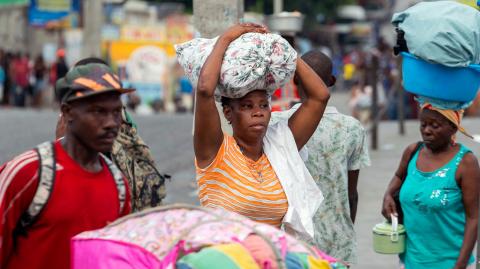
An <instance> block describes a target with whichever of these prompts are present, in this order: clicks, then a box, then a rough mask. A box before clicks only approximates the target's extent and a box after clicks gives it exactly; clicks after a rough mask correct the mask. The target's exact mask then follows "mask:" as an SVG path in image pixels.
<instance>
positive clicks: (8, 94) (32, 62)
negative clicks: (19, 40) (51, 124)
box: [0, 49, 68, 108]
mask: <svg viewBox="0 0 480 269" xmlns="http://www.w3.org/2000/svg"><path fill="white" fill-rule="evenodd" d="M56 56H57V59H56V61H55V62H54V63H52V64H51V65H48V64H47V63H46V62H45V60H44V58H43V57H42V56H41V55H38V56H36V57H35V58H31V57H30V55H29V54H27V53H11V52H6V51H3V50H1V49H0V97H1V98H0V101H1V104H2V105H4V106H15V107H27V106H28V107H35V108H41V107H43V106H44V105H45V99H46V97H47V96H45V94H46V92H47V90H48V88H49V87H50V85H52V84H54V83H55V81H56V80H57V79H58V78H62V77H63V76H65V74H66V73H67V71H68V66H67V64H66V62H65V51H64V50H63V49H60V50H58V51H57V54H56ZM50 99H51V98H50Z"/></svg>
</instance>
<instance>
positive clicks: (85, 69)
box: [55, 63, 135, 103]
mask: <svg viewBox="0 0 480 269" xmlns="http://www.w3.org/2000/svg"><path fill="white" fill-rule="evenodd" d="M133 91H135V89H126V88H123V87H122V83H121V82H120V80H119V78H118V76H117V75H115V73H113V71H112V69H111V68H110V67H108V66H107V65H104V64H99V63H90V64H86V65H80V66H74V67H73V68H72V69H70V71H68V72H67V74H66V75H65V77H63V78H61V79H59V80H57V83H56V85H55V94H56V95H57V97H58V98H59V99H60V100H61V102H62V103H67V102H70V101H73V100H78V99H82V98H86V97H90V96H93V95H97V94H102V93H106V92H118V93H120V94H122V93H128V92H133Z"/></svg>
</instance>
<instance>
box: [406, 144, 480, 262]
mask: <svg viewBox="0 0 480 269" xmlns="http://www.w3.org/2000/svg"><path fill="white" fill-rule="evenodd" d="M421 148H423V146H422V147H421ZM419 152H420V150H418V151H417V152H416V153H415V155H414V157H413V158H412V160H411V161H410V163H409V164H408V174H407V178H406V179H405V182H404V183H403V185H402V188H401V190H400V203H401V205H402V210H403V213H404V220H403V221H404V225H405V229H406V231H407V240H406V250H405V253H403V254H402V255H401V256H400V258H401V259H402V261H403V262H404V263H405V268H406V269H432V268H435V269H451V268H453V267H454V265H455V263H456V261H457V258H458V256H459V254H460V249H461V247H462V243H463V234H464V230H465V207H464V206H463V201H462V190H461V189H460V188H459V187H458V185H457V182H456V180H455V172H456V171H457V168H458V165H459V164H460V161H461V160H462V158H463V156H464V155H465V154H466V153H468V152H471V150H470V149H468V148H467V147H465V146H463V145H461V144H460V150H459V151H458V153H457V154H456V155H455V156H454V157H453V158H452V159H451V160H450V161H449V162H448V163H447V164H446V165H444V166H443V167H441V168H439V169H437V170H435V171H433V172H422V171H420V170H418V169H417V159H418V154H419ZM473 262H474V258H473V255H472V256H471V257H470V260H469V264H471V263H473Z"/></svg>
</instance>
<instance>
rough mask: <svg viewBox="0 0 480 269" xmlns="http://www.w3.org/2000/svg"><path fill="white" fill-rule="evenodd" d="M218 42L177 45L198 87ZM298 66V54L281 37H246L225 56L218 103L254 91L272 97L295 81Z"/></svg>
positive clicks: (180, 60) (234, 43)
mask: <svg viewBox="0 0 480 269" xmlns="http://www.w3.org/2000/svg"><path fill="white" fill-rule="evenodd" d="M217 39H218V37H217V38H214V39H205V38H196V39H193V40H191V41H188V42H185V43H182V44H178V45H175V50H176V52H177V58H178V62H179V63H180V65H181V66H182V67H183V69H184V70H185V73H186V75H187V76H188V78H189V79H190V82H192V84H193V85H194V87H195V86H196V85H197V82H198V78H199V76H200V71H201V69H202V66H203V64H204V63H205V61H206V59H207V57H208V56H209V55H210V53H211V51H212V49H213V47H214V45H215V43H216V42H217ZM296 62H297V52H296V51H295V50H294V49H293V48H292V47H291V46H290V44H289V43H288V42H287V41H286V40H285V39H283V38H282V37H281V36H279V35H277V34H259V33H246V34H243V35H242V36H240V37H239V38H237V39H236V40H234V41H233V42H232V43H230V45H229V47H228V49H227V51H226V52H225V56H224V58H223V63H222V69H221V73H220V81H219V84H218V86H217V89H216V91H215V96H216V98H217V100H218V99H219V97H220V96H225V97H229V98H241V97H243V96H245V95H246V94H247V93H249V92H251V91H253V90H266V91H267V93H268V94H269V95H271V94H272V93H273V92H274V91H275V90H276V89H278V88H280V87H282V86H283V85H285V84H286V83H287V82H289V81H290V80H291V79H292V77H293V75H294V73H295V69H296Z"/></svg>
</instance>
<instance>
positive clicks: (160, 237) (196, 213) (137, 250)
mask: <svg viewBox="0 0 480 269" xmlns="http://www.w3.org/2000/svg"><path fill="white" fill-rule="evenodd" d="M72 266H73V268H74V269H86V268H89V269H107V268H115V269H127V268H129V269H133V268H136V269H147V268H162V269H163V268H165V269H167V268H172V269H174V268H178V269H204V268H205V269H207V268H208V269H215V268H219V269H220V268H221V269H239V268H242V269H277V268H278V269H281V268H284V269H329V268H336V269H340V268H347V267H346V266H345V265H344V264H343V263H342V262H340V261H338V260H336V259H334V258H332V257H329V256H328V255H326V254H324V253H322V252H321V251H319V250H317V249H315V248H313V247H311V246H309V245H307V244H305V243H303V242H301V241H299V240H296V239H295V238H293V237H292V236H290V235H288V234H286V233H285V232H283V231H280V230H278V229H276V228H274V227H272V226H270V225H266V224H260V223H257V222H254V221H251V220H249V219H247V218H245V217H243V216H240V215H237V214H235V213H232V212H227V211H224V210H219V209H216V210H212V209H205V208H200V207H195V206H189V205H174V206H166V207H158V208H154V209H151V210H147V211H144V212H140V213H137V214H133V215H130V216H127V217H125V218H123V219H120V220H118V221H117V222H115V223H112V224H111V225H109V226H108V227H106V228H104V229H100V230H96V231H90V232H85V233H82V234H80V235H77V236H76V237H74V238H73V239H72Z"/></svg>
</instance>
